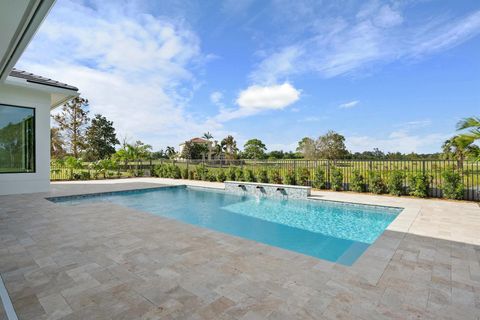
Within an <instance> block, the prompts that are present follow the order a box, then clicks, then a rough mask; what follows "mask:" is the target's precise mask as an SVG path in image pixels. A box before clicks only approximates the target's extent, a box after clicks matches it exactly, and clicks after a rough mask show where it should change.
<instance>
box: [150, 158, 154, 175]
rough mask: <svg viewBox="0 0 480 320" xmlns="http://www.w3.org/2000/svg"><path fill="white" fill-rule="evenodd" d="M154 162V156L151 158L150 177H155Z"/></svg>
mask: <svg viewBox="0 0 480 320" xmlns="http://www.w3.org/2000/svg"><path fill="white" fill-rule="evenodd" d="M152 173H153V162H152V158H150V177H153V174H152Z"/></svg>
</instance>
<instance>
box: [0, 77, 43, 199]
mask: <svg viewBox="0 0 480 320" xmlns="http://www.w3.org/2000/svg"><path fill="white" fill-rule="evenodd" d="M50 100H51V97H50V94H49V93H47V92H43V91H37V90H33V89H29V88H22V87H17V86H13V85H8V84H0V104H7V105H13V106H20V107H31V108H35V172H32V173H0V195H5V194H16V193H32V192H45V191H48V190H49V189H50V102H51V101H50Z"/></svg>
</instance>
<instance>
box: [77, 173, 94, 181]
mask: <svg viewBox="0 0 480 320" xmlns="http://www.w3.org/2000/svg"><path fill="white" fill-rule="evenodd" d="M90 178H91V176H90V171H82V172H80V180H90ZM77 180H78V179H77Z"/></svg>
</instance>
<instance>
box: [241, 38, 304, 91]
mask: <svg viewBox="0 0 480 320" xmlns="http://www.w3.org/2000/svg"><path fill="white" fill-rule="evenodd" d="M302 54H303V50H302V48H300V47H298V46H290V47H287V48H284V49H282V50H281V51H280V52H277V53H274V54H272V55H271V56H269V57H268V59H265V60H263V61H262V62H261V63H260V64H259V65H258V67H257V69H256V70H255V71H254V72H253V73H252V74H251V75H250V79H251V80H252V81H254V82H255V83H264V84H272V83H275V82H276V80H277V79H278V78H281V77H284V76H286V75H289V74H294V73H296V72H299V71H300V70H297V69H296V67H295V66H296V64H297V61H296V60H297V59H298V58H299V57H300V56H301V55H302Z"/></svg>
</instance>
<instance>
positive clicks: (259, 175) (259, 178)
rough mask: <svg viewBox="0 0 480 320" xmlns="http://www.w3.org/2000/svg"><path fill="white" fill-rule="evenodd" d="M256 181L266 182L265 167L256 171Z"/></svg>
mask: <svg viewBox="0 0 480 320" xmlns="http://www.w3.org/2000/svg"><path fill="white" fill-rule="evenodd" d="M257 181H258V182H262V183H268V173H267V170H265V169H260V170H258V172H257Z"/></svg>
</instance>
